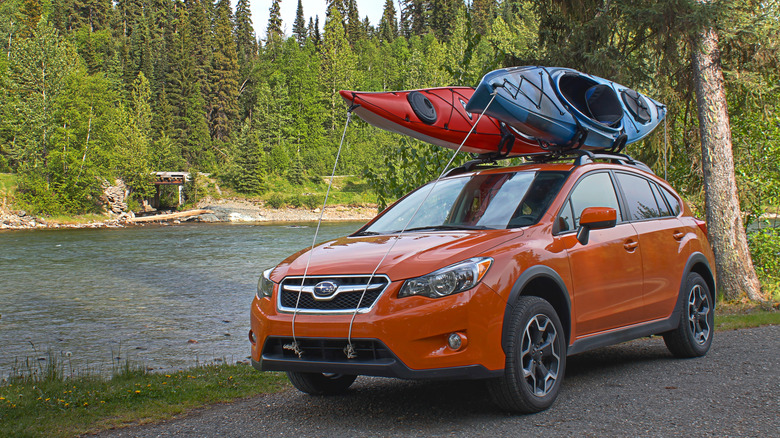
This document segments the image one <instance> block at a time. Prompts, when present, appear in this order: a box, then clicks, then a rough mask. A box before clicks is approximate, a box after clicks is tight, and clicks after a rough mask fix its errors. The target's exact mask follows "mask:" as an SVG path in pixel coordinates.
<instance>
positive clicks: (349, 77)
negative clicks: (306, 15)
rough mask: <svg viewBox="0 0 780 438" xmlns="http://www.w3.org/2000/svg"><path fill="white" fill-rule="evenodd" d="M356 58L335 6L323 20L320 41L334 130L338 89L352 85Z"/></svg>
mask: <svg viewBox="0 0 780 438" xmlns="http://www.w3.org/2000/svg"><path fill="white" fill-rule="evenodd" d="M355 65H356V60H355V59H354V54H353V52H352V49H351V48H350V46H349V42H348V41H347V38H346V35H345V33H344V26H343V25H342V18H341V14H340V13H339V11H338V9H336V7H335V6H334V7H332V8H331V10H330V18H329V19H328V20H327V21H326V22H325V34H324V37H323V41H322V75H323V85H324V86H325V93H326V96H328V98H329V99H330V114H331V123H330V128H331V129H332V130H336V125H337V119H338V118H339V116H338V115H337V112H338V113H339V114H340V113H341V108H342V107H341V102H340V101H341V97H340V96H339V94H338V91H339V90H340V89H350V88H351V86H352V85H354V80H355V74H354V73H355Z"/></svg>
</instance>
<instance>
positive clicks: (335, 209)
mask: <svg viewBox="0 0 780 438" xmlns="http://www.w3.org/2000/svg"><path fill="white" fill-rule="evenodd" d="M195 208H197V209H202V210H210V211H211V212H210V213H205V214H198V215H192V216H189V217H184V218H175V219H169V220H166V221H156V220H154V219H151V218H152V217H153V216H145V217H144V218H145V219H146V218H149V219H148V220H146V221H144V222H140V221H139V222H133V220H132V219H133V218H135V217H136V216H135V214H133V213H132V212H130V213H126V212H125V213H120V214H114V213H108V214H106V216H104V217H105V219H102V220H90V221H86V222H85V221H79V220H53V219H47V218H44V217H40V216H33V215H30V214H28V213H27V212H26V211H23V210H7V209H6V210H0V230H30V229H57V228H119V227H125V226H144V225H148V224H150V223H160V222H162V223H181V222H236V223H240V222H311V221H317V220H318V219H319V218H320V215H321V214H322V213H321V209H319V208H317V209H314V210H309V209H306V208H281V209H274V208H268V207H266V206H265V205H263V203H262V202H260V201H247V200H240V199H212V198H205V199H203V200H202V201H201V202H199V203H198V204H197V206H196V207H195ZM160 213H162V212H160ZM165 213H170V212H165ZM376 213H377V209H376V206H374V205H364V206H345V205H332V206H327V207H326V208H325V213H324V214H322V219H323V220H324V221H368V220H369V219H371V218H373V217H374V216H376ZM169 216H170V215H169Z"/></svg>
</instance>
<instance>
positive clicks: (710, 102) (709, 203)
mask: <svg viewBox="0 0 780 438" xmlns="http://www.w3.org/2000/svg"><path fill="white" fill-rule="evenodd" d="M692 56H693V72H694V79H693V80H694V87H695V88H696V102H697V106H698V113H699V130H700V132H701V152H702V168H703V171H704V190H705V202H706V214H707V228H708V230H709V240H710V243H711V244H712V249H713V251H714V252H715V266H716V270H717V276H718V285H719V289H720V291H722V293H723V294H724V295H725V297H726V298H727V299H736V298H740V297H742V296H744V295H747V297H748V298H749V299H751V300H754V301H765V300H766V297H765V296H764V295H762V293H761V285H760V283H759V281H758V277H757V276H756V271H755V269H754V268H753V260H752V259H751V257H750V251H749V249H748V245H747V237H746V235H745V227H744V225H743V223H742V214H741V211H740V208H739V197H738V194H737V184H736V179H735V176H734V156H733V152H732V144H731V128H730V126H729V116H728V111H727V108H726V90H725V87H724V84H723V82H724V81H723V71H722V69H721V65H720V51H719V50H718V34H717V33H716V31H715V28H714V27H713V26H711V25H710V26H707V27H705V28H704V29H703V30H702V31H701V32H700V33H699V34H698V35H697V37H696V38H695V39H694V44H693V54H692Z"/></svg>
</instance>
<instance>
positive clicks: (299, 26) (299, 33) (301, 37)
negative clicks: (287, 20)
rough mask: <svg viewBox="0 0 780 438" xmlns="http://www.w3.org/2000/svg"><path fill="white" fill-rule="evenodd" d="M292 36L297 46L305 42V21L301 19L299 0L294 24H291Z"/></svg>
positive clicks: (301, 7)
mask: <svg viewBox="0 0 780 438" xmlns="http://www.w3.org/2000/svg"><path fill="white" fill-rule="evenodd" d="M311 25H312V24H311V19H309V27H311ZM292 32H293V35H295V40H296V41H298V44H299V45H301V46H302V45H303V44H304V43H305V42H306V34H307V31H306V20H305V19H304V18H303V4H302V3H301V0H298V8H297V9H296V10H295V23H294V24H293V31H292Z"/></svg>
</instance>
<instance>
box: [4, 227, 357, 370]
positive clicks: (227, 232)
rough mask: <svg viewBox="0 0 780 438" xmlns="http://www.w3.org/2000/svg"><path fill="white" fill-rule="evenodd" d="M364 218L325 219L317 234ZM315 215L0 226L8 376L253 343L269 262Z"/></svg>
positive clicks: (236, 355) (212, 358)
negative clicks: (257, 301)
mask: <svg viewBox="0 0 780 438" xmlns="http://www.w3.org/2000/svg"><path fill="white" fill-rule="evenodd" d="M360 226H361V223H355V222H350V223H343V222H342V223H323V224H322V227H321V229H320V234H319V238H318V239H317V240H318V241H324V240H328V239H331V238H334V237H338V236H343V235H346V234H349V233H352V232H354V231H355V230H357V229H358V228H359V227H360ZM315 228H316V223H306V224H294V225H291V224H284V225H279V224H274V225H268V224H255V225H246V224H244V225H229V224H218V225H206V224H182V225H173V226H149V227H132V228H121V229H97V230H95V229H84V230H52V231H41V230H35V231H13V232H0V379H2V378H6V377H7V376H9V374H12V373H14V372H18V371H29V370H30V369H32V370H36V369H42V368H44V366H45V364H46V363H48V362H50V361H51V360H53V359H54V360H57V361H59V363H60V366H64V367H65V369H64V371H65V373H68V374H69V373H71V372H74V373H82V372H92V373H102V374H107V373H110V372H112V370H114V369H115V367H117V366H119V367H122V366H124V365H125V364H126V363H128V362H127V361H130V363H132V364H135V365H139V366H143V367H145V368H147V369H149V370H153V371H170V370H177V369H183V368H188V367H191V366H195V365H197V364H202V363H212V362H216V363H220V362H222V361H227V362H236V361H242V360H246V359H247V357H248V355H249V341H248V339H247V332H248V331H249V306H250V303H251V301H252V298H253V296H254V294H255V291H256V287H257V279H258V277H259V275H260V274H261V272H262V271H263V270H264V269H266V268H269V267H272V266H274V265H276V264H277V263H279V262H280V261H282V260H283V259H284V258H285V257H287V256H288V255H290V254H291V253H293V252H295V251H297V250H299V249H301V248H305V247H308V246H309V245H311V242H312V239H313V237H314V231H315Z"/></svg>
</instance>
